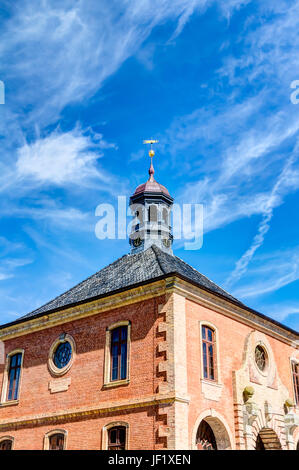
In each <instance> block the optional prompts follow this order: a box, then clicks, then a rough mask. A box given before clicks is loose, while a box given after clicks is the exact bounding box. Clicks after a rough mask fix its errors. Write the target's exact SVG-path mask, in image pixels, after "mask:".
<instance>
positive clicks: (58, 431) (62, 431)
mask: <svg viewBox="0 0 299 470" xmlns="http://www.w3.org/2000/svg"><path fill="white" fill-rule="evenodd" d="M55 434H63V436H64V440H63V450H66V449H67V445H66V444H67V435H68V432H67V431H66V430H65V429H52V430H51V431H49V432H47V433H46V434H45V436H44V450H50V439H51V437H52V436H55Z"/></svg>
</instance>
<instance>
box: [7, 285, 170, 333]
mask: <svg viewBox="0 0 299 470" xmlns="http://www.w3.org/2000/svg"><path fill="white" fill-rule="evenodd" d="M163 294H165V281H164V280H160V281H157V282H153V283H151V284H146V285H143V286H139V287H136V288H133V289H128V290H126V291H123V292H120V293H117V294H114V295H111V296H107V297H103V298H101V299H98V300H95V301H92V302H86V303H84V304H81V305H77V306H75V307H69V308H65V309H63V310H59V311H57V312H53V313H50V314H47V313H45V314H44V315H42V316H39V317H37V318H32V319H31V320H28V319H24V322H22V323H17V324H13V325H10V326H8V327H7V328H3V329H1V330H0V341H6V340H8V339H12V338H16V337H19V336H23V335H26V334H29V333H32V332H35V331H39V330H44V329H46V328H51V327H53V326H56V325H61V324H63V323H67V322H70V321H74V320H79V319H81V318H86V317H89V316H91V315H96V314H98V313H101V312H107V311H109V310H113V309H115V308H120V307H123V306H125V305H130V304H133V303H136V302H141V301H143V300H147V299H151V298H154V297H159V296H161V295H163Z"/></svg>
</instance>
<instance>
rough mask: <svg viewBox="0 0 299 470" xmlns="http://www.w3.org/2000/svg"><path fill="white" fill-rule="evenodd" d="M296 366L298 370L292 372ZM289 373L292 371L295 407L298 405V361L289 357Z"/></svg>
mask: <svg viewBox="0 0 299 470" xmlns="http://www.w3.org/2000/svg"><path fill="white" fill-rule="evenodd" d="M295 367H297V368H298V372H296V373H295V372H294V368H295ZM291 373H292V383H293V391H294V403H295V406H296V407H299V361H298V360H296V359H291ZM295 376H296V377H297V387H296V384H295Z"/></svg>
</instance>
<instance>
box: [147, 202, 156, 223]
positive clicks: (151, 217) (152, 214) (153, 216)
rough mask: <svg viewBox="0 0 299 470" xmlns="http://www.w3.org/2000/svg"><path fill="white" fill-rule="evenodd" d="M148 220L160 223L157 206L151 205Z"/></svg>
mask: <svg viewBox="0 0 299 470" xmlns="http://www.w3.org/2000/svg"><path fill="white" fill-rule="evenodd" d="M148 220H149V221H150V222H157V221H158V211H157V206H155V205H151V206H149V208H148Z"/></svg>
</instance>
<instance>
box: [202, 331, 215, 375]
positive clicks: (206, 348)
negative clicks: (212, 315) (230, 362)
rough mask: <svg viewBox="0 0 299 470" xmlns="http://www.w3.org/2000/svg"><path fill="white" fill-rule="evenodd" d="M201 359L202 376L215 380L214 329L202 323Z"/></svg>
mask: <svg viewBox="0 0 299 470" xmlns="http://www.w3.org/2000/svg"><path fill="white" fill-rule="evenodd" d="M201 335H202V359H203V361H202V362H203V378H204V379H207V380H216V379H217V377H216V342H215V331H214V330H213V329H212V328H210V327H209V326H206V325H202V327H201Z"/></svg>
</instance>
